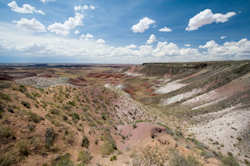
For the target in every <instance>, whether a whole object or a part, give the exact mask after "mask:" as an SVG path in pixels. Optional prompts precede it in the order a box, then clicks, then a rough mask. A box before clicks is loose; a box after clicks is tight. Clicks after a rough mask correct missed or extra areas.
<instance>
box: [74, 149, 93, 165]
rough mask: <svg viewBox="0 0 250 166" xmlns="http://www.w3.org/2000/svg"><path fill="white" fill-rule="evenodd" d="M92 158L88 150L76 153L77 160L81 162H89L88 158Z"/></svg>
mask: <svg viewBox="0 0 250 166" xmlns="http://www.w3.org/2000/svg"><path fill="white" fill-rule="evenodd" d="M91 159H92V156H91V155H90V153H89V152H88V151H85V150H84V151H81V152H80V153H79V154H78V159H77V160H78V161H80V162H81V164H82V165H83V164H88V163H89V162H90V160H91Z"/></svg>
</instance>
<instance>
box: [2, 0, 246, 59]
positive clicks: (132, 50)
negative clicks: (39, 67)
mask: <svg viewBox="0 0 250 166" xmlns="http://www.w3.org/2000/svg"><path fill="white" fill-rule="evenodd" d="M249 9H250V1H249V0H237V1H235V0H227V1H226V0H199V1H197V0H154V1H152V0H151V1H150V0H137V1H135V0H124V1H118V0H71V1H69V0H16V1H13V0H0V62H2V63H4V62H14V63H16V62H20V63H21V62H26V63H27V62H36V63H39V62H41V63H45V62H51V63H57V62H58V63H64V62H73V63H143V62H169V61H206V60H231V59H232V60H239V59H249V58H250V41H249V38H250V11H249ZM160 29H162V30H161V31H160ZM163 29H165V31H164V30H163Z"/></svg>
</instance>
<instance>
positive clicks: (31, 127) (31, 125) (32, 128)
mask: <svg viewBox="0 0 250 166" xmlns="http://www.w3.org/2000/svg"><path fill="white" fill-rule="evenodd" d="M27 128H28V129H29V131H34V130H35V128H36V126H35V125H33V124H28V125H27Z"/></svg>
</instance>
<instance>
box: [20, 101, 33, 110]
mask: <svg viewBox="0 0 250 166" xmlns="http://www.w3.org/2000/svg"><path fill="white" fill-rule="evenodd" d="M21 104H22V105H23V106H24V107H26V108H28V109H29V108H31V106H30V103H28V102H26V101H22V102H21Z"/></svg>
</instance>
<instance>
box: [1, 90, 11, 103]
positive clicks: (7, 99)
mask: <svg viewBox="0 0 250 166" xmlns="http://www.w3.org/2000/svg"><path fill="white" fill-rule="evenodd" d="M0 99H2V100H6V101H11V98H10V96H9V95H8V94H4V93H2V92H0Z"/></svg>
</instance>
